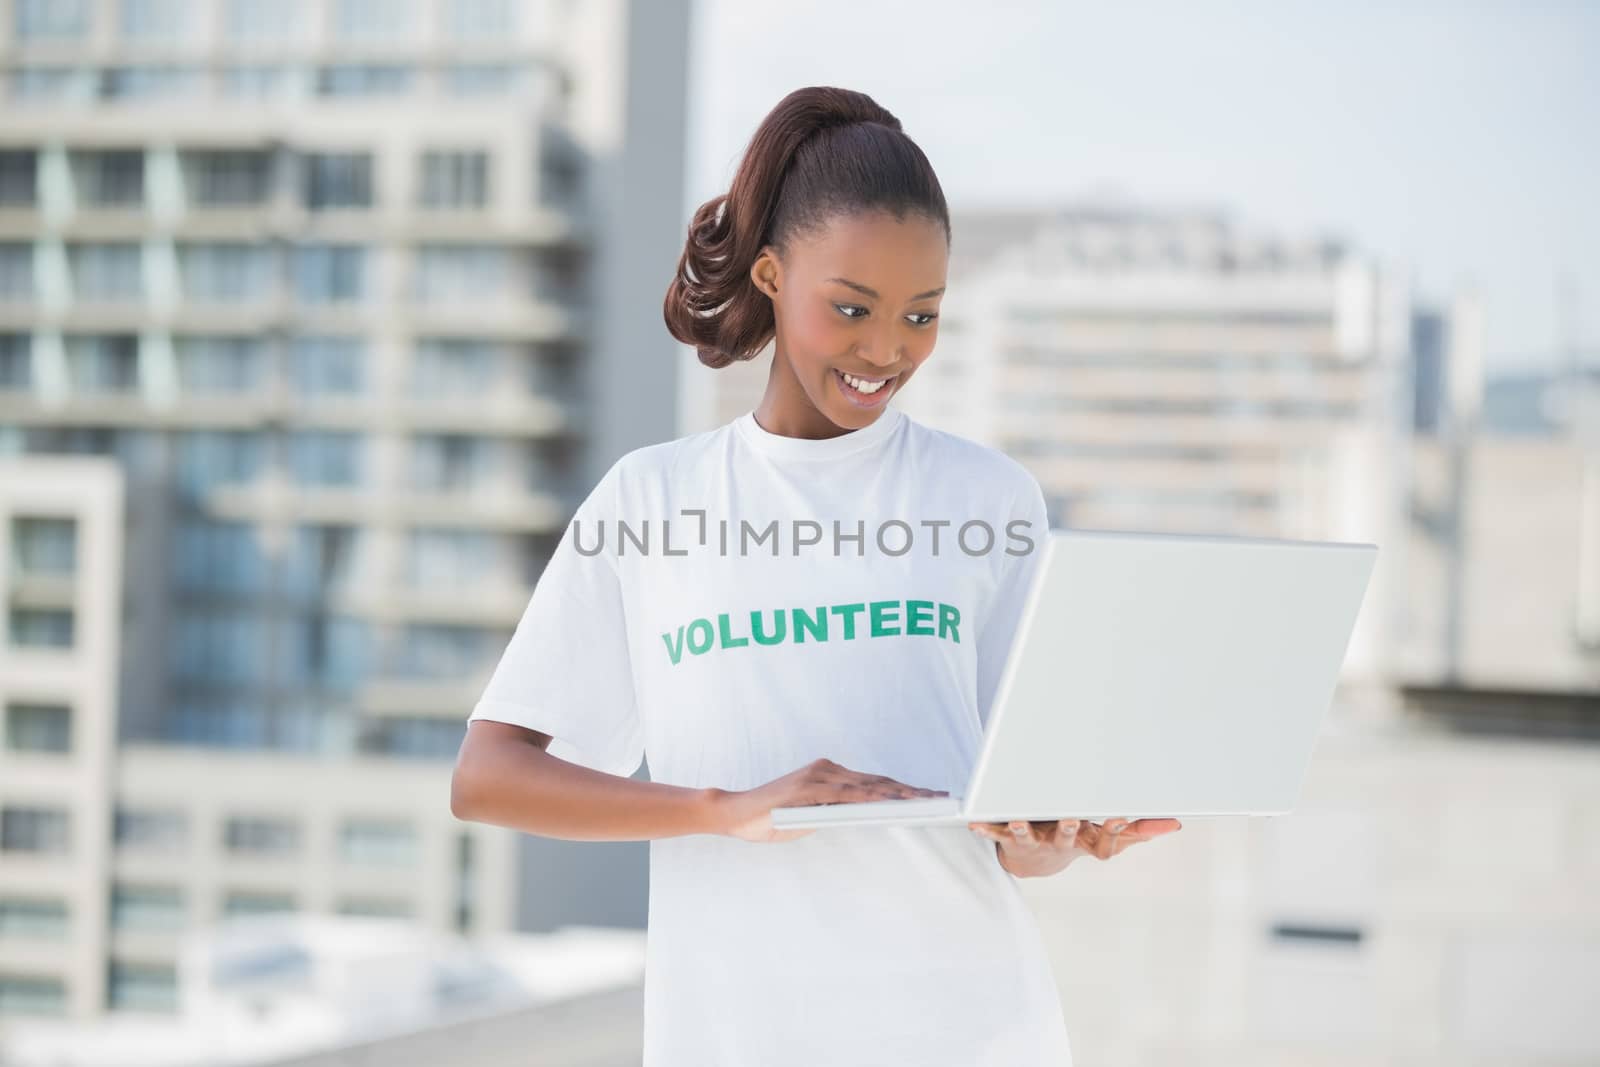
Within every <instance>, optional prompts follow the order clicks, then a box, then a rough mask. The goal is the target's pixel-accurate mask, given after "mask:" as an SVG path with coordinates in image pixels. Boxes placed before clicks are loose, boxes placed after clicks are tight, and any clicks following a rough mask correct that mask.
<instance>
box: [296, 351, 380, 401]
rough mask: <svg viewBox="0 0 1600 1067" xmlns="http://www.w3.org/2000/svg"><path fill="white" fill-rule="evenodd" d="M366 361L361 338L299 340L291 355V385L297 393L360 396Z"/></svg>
mask: <svg viewBox="0 0 1600 1067" xmlns="http://www.w3.org/2000/svg"><path fill="white" fill-rule="evenodd" d="M365 358H366V353H365V346H364V343H363V341H362V339H361V338H359V337H296V338H295V339H294V346H293V348H292V349H291V352H290V362H289V377H290V381H291V383H292V385H293V387H294V390H295V392H297V393H305V394H313V395H314V394H317V393H330V394H349V393H359V392H360V391H361V388H362V380H363V374H362V364H363V362H364V361H365Z"/></svg>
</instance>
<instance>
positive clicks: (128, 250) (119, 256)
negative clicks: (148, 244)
mask: <svg viewBox="0 0 1600 1067" xmlns="http://www.w3.org/2000/svg"><path fill="white" fill-rule="evenodd" d="M67 258H68V261H69V263H70V265H71V270H72V288H73V294H74V295H75V296H76V297H77V298H78V299H79V300H95V301H114V302H121V301H129V300H138V299H140V298H141V297H142V296H143V295H144V268H143V259H144V254H143V252H142V251H141V249H140V247H139V246H138V245H137V244H134V243H133V242H132V241H116V242H107V243H97V244H75V245H70V246H68V249H67Z"/></svg>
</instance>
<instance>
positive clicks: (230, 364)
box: [176, 336, 267, 394]
mask: <svg viewBox="0 0 1600 1067" xmlns="http://www.w3.org/2000/svg"><path fill="white" fill-rule="evenodd" d="M176 349H177V359H178V383H179V387H180V388H181V389H182V390H183V392H185V393H193V394H203V393H218V394H222V393H248V392H251V391H253V390H255V389H258V388H260V387H261V386H262V385H263V384H264V381H265V379H266V371H267V367H266V353H265V352H264V351H263V350H262V349H263V342H262V340H261V339H260V338H259V337H227V336H217V337H179V338H178V339H177V345H176Z"/></svg>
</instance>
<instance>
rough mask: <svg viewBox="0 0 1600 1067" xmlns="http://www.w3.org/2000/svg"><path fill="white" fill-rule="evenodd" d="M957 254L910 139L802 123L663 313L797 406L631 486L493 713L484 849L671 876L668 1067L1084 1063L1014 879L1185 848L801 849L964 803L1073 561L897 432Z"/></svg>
mask: <svg viewBox="0 0 1600 1067" xmlns="http://www.w3.org/2000/svg"><path fill="white" fill-rule="evenodd" d="M949 241H950V224H949V215H948V212H947V210H946V207H945V201H944V195H943V193H942V191H941V190H940V187H939V183H938V180H937V178H936V177H935V176H934V173H933V170H932V168H931V167H930V166H929V164H928V161H927V159H926V157H925V156H924V155H923V153H922V151H921V150H920V149H919V148H918V147H917V146H916V145H915V144H914V143H913V142H912V141H911V140H910V139H909V138H908V137H906V136H905V134H904V133H902V132H901V128H900V123H899V121H898V120H897V119H896V118H895V117H894V116H893V115H892V114H890V113H889V112H887V111H885V110H884V109H883V108H881V107H879V106H878V105H877V104H876V103H874V102H873V100H872V99H871V98H869V97H867V96H865V95H863V94H861V93H856V92H850V91H846V90H842V89H832V88H825V87H812V88H806V89H800V90H797V91H796V92H793V93H791V94H789V95H788V96H787V97H785V98H784V99H783V100H782V101H781V102H780V103H779V104H778V106H777V107H776V108H775V109H774V110H773V111H772V113H771V114H770V115H768V116H767V118H766V119H765V120H764V121H763V122H762V124H761V126H760V128H759V129H758V130H757V131H756V134H755V136H754V138H753V139H752V141H751V143H750V145H749V148H748V150H747V152H746V155H745V158H744V160H743V162H742V163H741V165H740V167H739V170H738V173H737V175H736V177H735V178H734V181H733V184H732V188H731V190H730V192H729V193H728V194H727V195H723V196H718V197H716V198H715V199H713V200H711V201H709V202H707V203H706V204H704V205H703V206H702V207H701V208H700V209H699V210H698V211H697V212H696V213H695V216H694V219H693V222H692V223H691V224H690V226H689V233H688V244H687V247H686V248H685V249H684V253H683V256H682V258H681V260H680V262H679V265H678V272H677V276H676V277H675V278H674V280H673V282H672V284H671V286H670V287H669V289H668V291H667V296H666V303H665V316H666V322H667V328H668V330H669V331H671V333H672V334H673V336H674V337H676V338H678V339H679V340H680V341H683V342H685V343H687V344H692V345H694V346H695V347H696V349H697V350H698V352H699V355H700V359H701V361H702V362H703V363H705V364H706V365H707V366H710V367H723V366H726V365H728V364H729V363H731V362H733V361H735V360H742V359H749V358H752V357H754V356H755V355H756V354H758V353H759V352H760V351H762V350H763V348H764V347H765V345H766V343H767V342H768V341H770V340H774V339H775V341H776V345H775V350H774V354H773V359H772V369H771V373H770V375H769V377H768V381H767V388H766V394H765V396H763V398H762V400H761V403H760V405H759V406H758V407H757V408H756V409H755V410H754V411H751V412H746V413H745V414H743V415H741V416H739V417H738V418H737V419H735V420H733V421H732V422H730V423H728V424H726V425H723V426H721V427H719V428H718V429H715V430H711V431H708V432H705V433H700V434H694V435H691V436H687V437H683V438H679V439H677V440H674V441H668V442H665V443H662V444H656V445H650V446H646V447H643V448H638V449H635V450H634V451H632V452H629V453H628V454H627V455H625V456H623V457H622V458H621V459H620V460H618V461H617V462H616V463H615V464H613V465H612V467H611V468H610V470H608V471H607V472H606V474H605V475H604V476H603V477H602V478H601V479H600V481H599V483H598V484H597V485H596V486H595V488H594V489H593V491H592V492H591V493H590V494H589V496H588V497H587V499H585V500H584V502H583V503H582V504H581V505H580V507H579V509H578V512H577V515H576V516H575V519H574V522H573V523H572V525H570V526H569V527H568V529H567V531H566V532H565V534H564V535H563V537H562V540H561V542H560V544H559V546H558V548H557V549H556V551H555V553H554V555H553V557H552V558H551V560H550V562H549V564H548V565H547V566H546V568H545V570H544V572H543V573H542V574H541V576H540V578H539V581H538V584H537V586H536V587H535V590H534V592H533V595H532V597H531V599H530V600H529V603H528V606H527V609H526V611H525V612H524V614H523V617H522V619H521V621H520V622H519V624H518V626H517V628H516V631H515V633H514V635H513V636H512V638H511V640H510V643H509V645H508V646H507V648H506V650H505V653H504V655H503V656H502V658H501V660H500V662H499V664H498V665H497V667H496V668H495V671H494V673H493V675H492V676H491V678H490V680H489V682H488V685H487V687H486V689H485V691H484V693H483V695H482V699H481V700H480V701H479V702H478V704H477V706H476V707H475V708H474V709H473V711H472V714H471V719H470V722H471V725H470V728H469V730H468V736H467V740H466V742H465V744H464V746H463V748H462V750H461V754H460V757H459V761H458V764H457V768H456V773H455V779H454V782H453V783H452V799H451V807H452V810H453V811H454V812H455V814H456V815H457V816H458V817H461V818H465V819H471V820H474V821H480V822H488V823H494V824H497V825H501V826H509V827H514V828H516V829H519V830H523V831H526V832H529V833H535V834H542V835H545V836H548V837H559V838H567V839H571V840H590V841H599V840H606V841H620V840H641V839H648V840H649V841H650V843H651V846H650V861H651V862H650V900H649V915H648V932H647V937H646V945H647V950H646V956H647V961H646V972H645V992H644V1029H645V1034H644V1047H645V1055H644V1063H645V1064H646V1065H647V1067H717V1065H722V1067H787V1065H796V1067H798V1065H805V1067H819V1065H827V1067H840V1065H853V1064H873V1065H884V1064H907V1065H916V1067H940V1065H949V1067H956V1065H961V1067H973V1065H975V1064H996V1065H1000V1064H1003V1065H1005V1067H1019V1065H1030V1064H1050V1065H1057V1067H1058V1065H1061V1064H1067V1063H1070V1062H1071V1053H1070V1050H1069V1047H1068V1039H1067V1031H1066V1026H1065V1023H1064V1021H1063V1017H1062V1013H1061V1005H1060V998H1059V995H1058V992H1057V990H1056V987H1055V984H1054V980H1053V978H1052V976H1051V973H1050V968H1049V965H1048V962H1047V960H1046V957H1045V954H1044V952H1043V949H1042V945H1041V943H1040V938H1039V934H1038V930H1037V928H1036V927H1035V925H1034V923H1033V919H1032V916H1031V914H1030V913H1029V911H1028V910H1027V908H1026V906H1025V903H1024V901H1023V899H1022V896H1021V894H1020V892H1019V890H1018V887H1017V885H1016V882H1015V879H1016V878H1021V877H1037V876H1043V875H1048V874H1053V873H1055V872H1057V871H1060V870H1062V869H1063V868H1064V867H1066V866H1067V865H1068V864H1069V863H1071V862H1072V861H1073V860H1074V859H1076V858H1078V857H1080V856H1086V855H1087V856H1095V857H1098V858H1100V859H1106V858H1109V857H1110V856H1112V855H1115V854H1116V853H1117V852H1119V851H1121V850H1122V849H1123V848H1125V847H1127V846H1128V845H1129V844H1131V843H1134V842H1138V841H1142V840H1148V839H1149V838H1151V837H1154V836H1156V835H1158V834H1161V833H1164V832H1168V831H1171V830H1175V829H1177V828H1178V824H1177V821H1176V820H1174V819H1140V820H1137V821H1135V822H1132V823H1128V822H1127V820H1110V821H1107V822H1106V823H1105V824H1104V825H1096V824H1094V823H1087V822H1085V823H1081V824H1080V823H1079V822H1078V821H1076V820H1062V821H1060V822H1045V823H1031V824H1030V823H1026V822H1024V823H1018V824H1014V825H1009V826H1008V825H1005V824H979V823H973V824H969V825H968V826H967V827H962V826H959V825H957V826H953V827H951V826H934V827H926V826H918V827H850V828H841V829H829V830H826V831H824V832H821V833H818V832H816V831H814V830H793V829H790V830H781V831H780V830H775V829H774V828H773V825H772V821H771V816H770V812H771V810H772V809H773V808H775V807H780V806H799V805H806V804H819V803H833V802H839V801H858V800H875V799H884V798H891V797H923V796H934V795H948V793H949V791H950V789H951V787H952V785H954V786H956V787H960V786H961V785H962V784H964V783H965V781H966V779H967V774H968V772H969V770H970V769H971V767H972V764H973V761H974V760H975V758H976V755H977V750H978V744H979V741H980V739H981V737H982V732H983V723H984V721H985V717H986V716H987V714H988V709H989V705H990V702H991V700H992V698H993V696H994V692H995V687H996V683H997V681H998V678H999V674H1000V668H1001V666H1002V665H1003V663H1004V660H1005V655H1006V652H1007V650H1008V648H1009V645H1010V641H1011V637H1012V634H1013V633H1014V631H1015V627H1016V623H1017V620H1018V615H1019V612H1020V610H1021V607H1022V600H1023V596H1024V594H1025V592H1026V590H1027V586H1028V581H1029V578H1030V577H1031V575H1032V573H1033V571H1032V567H1033V564H1034V562H1035V561H1036V559H1038V558H1040V556H1039V555H1038V554H1036V553H1034V552H1032V551H1031V549H1032V548H1033V547H1034V546H1035V545H1037V544H1040V543H1042V541H1043V537H1044V535H1045V533H1046V531H1047V519H1046V514H1045V505H1044V498H1043V495H1042V493H1041V491H1040V488H1039V485H1038V482H1037V481H1036V480H1035V479H1034V478H1033V477H1032V475H1030V474H1029V473H1028V472H1027V471H1026V470H1025V469H1024V468H1023V467H1022V466H1021V465H1020V464H1018V463H1017V462H1016V461H1014V460H1012V459H1010V458H1009V457H1007V456H1005V455H1004V454H1003V453H1000V452H998V451H995V450H993V449H990V448H987V447H984V446H982V445H979V444H977V443H974V442H972V441H968V440H966V439H964V438H961V437H958V436H955V435H953V434H949V433H944V432H941V431H938V430H934V429H931V428H929V427H926V426H923V425H921V424H920V423H918V422H916V421H914V420H912V419H911V418H909V417H907V416H906V415H904V414H902V413H901V412H899V411H898V410H897V409H895V408H892V407H889V406H887V405H888V403H889V401H890V400H891V399H892V398H893V397H894V396H895V395H896V394H897V393H899V392H900V391H901V390H903V389H905V388H906V386H907V384H908V383H909V382H910V380H911V378H912V377H913V376H914V375H915V374H916V372H917V369H918V368H919V367H920V366H921V365H922V364H923V363H924V362H925V361H926V360H927V359H928V357H929V356H930V355H931V354H932V352H933V347H934V339H935V337H936V335H937V323H938V316H939V302H940V296H941V294H942V293H943V292H944V290H945V270H946V264H947V261H948V253H949ZM618 385H619V387H621V388H626V383H618ZM664 402H665V399H664ZM986 531H987V532H988V533H989V534H990V535H991V536H990V537H988V538H987V539H986V538H985V532H986ZM645 752H648V753H649V758H650V771H651V781H649V782H644V781H636V780H633V779H631V778H629V777H627V776H628V775H631V774H632V773H633V772H634V771H635V770H637V768H638V767H639V765H640V761H641V758H642V757H643V755H644V753H645Z"/></svg>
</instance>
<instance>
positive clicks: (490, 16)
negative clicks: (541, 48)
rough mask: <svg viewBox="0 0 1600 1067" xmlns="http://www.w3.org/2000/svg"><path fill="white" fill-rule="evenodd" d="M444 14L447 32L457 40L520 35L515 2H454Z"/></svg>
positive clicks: (452, 1)
mask: <svg viewBox="0 0 1600 1067" xmlns="http://www.w3.org/2000/svg"><path fill="white" fill-rule="evenodd" d="M443 14H444V16H445V19H444V31H445V33H446V34H448V35H449V36H450V37H453V38H456V39H457V40H471V39H479V38H490V39H493V40H504V39H505V38H507V37H510V36H512V35H513V34H515V33H516V24H515V22H514V21H513V19H512V14H513V9H512V6H511V0H451V2H450V3H448V4H445V5H444V6H443Z"/></svg>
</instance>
